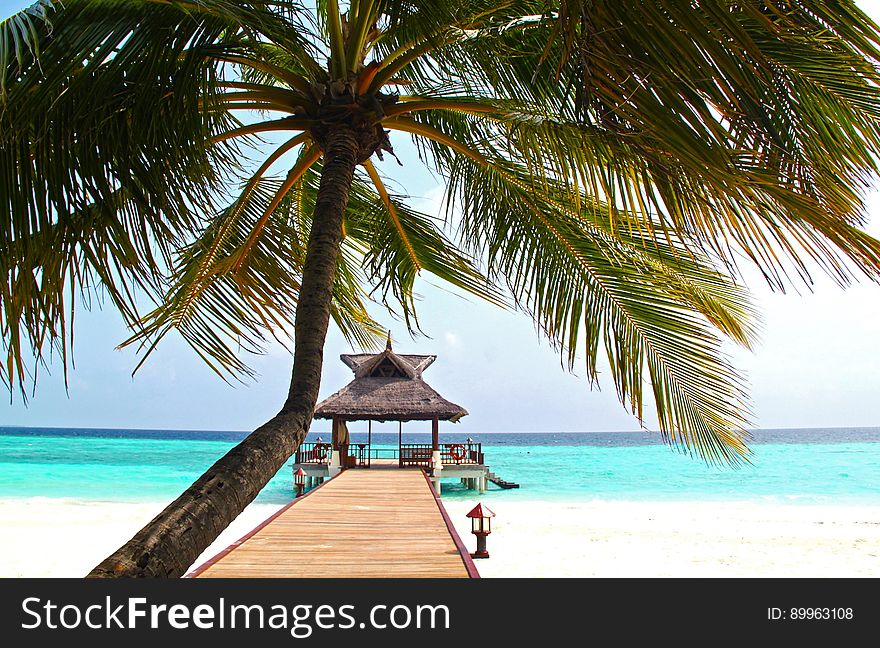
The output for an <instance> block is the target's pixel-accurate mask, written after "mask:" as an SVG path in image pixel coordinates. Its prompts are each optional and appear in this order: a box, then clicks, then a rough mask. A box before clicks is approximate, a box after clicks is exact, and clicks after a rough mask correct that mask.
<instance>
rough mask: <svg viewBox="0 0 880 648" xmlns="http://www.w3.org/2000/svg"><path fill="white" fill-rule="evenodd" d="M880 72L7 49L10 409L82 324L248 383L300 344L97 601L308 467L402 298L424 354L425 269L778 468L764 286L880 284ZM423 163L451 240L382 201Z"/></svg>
mask: <svg viewBox="0 0 880 648" xmlns="http://www.w3.org/2000/svg"><path fill="white" fill-rule="evenodd" d="M878 48H880V31H878V28H877V26H876V25H874V24H873V23H872V22H871V21H870V20H869V19H868V18H867V17H866V16H865V15H864V14H863V13H862V12H861V11H859V10H858V9H857V8H856V7H855V5H854V4H853V3H852V2H851V1H849V0H836V1H834V2H830V1H828V0H802V1H783V2H762V1H759V0H745V1H743V2H728V1H726V0H695V1H694V2H681V3H675V2H672V3H670V2H661V1H660V0H628V1H623V0H607V1H606V0H555V1H554V0H540V1H538V0H443V1H438V0H350V2H349V3H347V4H346V3H340V2H339V1H338V0H319V1H318V2H317V3H316V6H309V7H306V6H303V5H301V4H300V3H299V2H296V1H294V0H264V1H259V0H251V1H235V0H180V1H175V0H64V2H61V1H60V0H40V1H39V2H37V3H36V4H34V5H33V6H31V7H30V8H28V9H26V10H24V11H22V12H20V13H18V14H16V15H14V16H13V17H12V18H10V19H8V20H6V21H4V22H3V23H0V73H2V76H0V143H2V146H0V151H2V153H0V200H2V203H3V205H2V210H3V219H4V220H3V228H2V233H0V237H2V244H0V265H2V273H3V276H5V277H6V280H5V281H4V282H3V283H2V285H0V300H2V308H0V328H2V335H3V343H4V345H5V347H6V351H7V354H6V355H7V357H6V362H5V363H2V366H0V376H2V378H3V380H4V382H5V383H6V384H7V386H8V387H9V388H10V390H12V391H14V390H17V389H18V390H20V391H21V393H22V395H23V396H24V394H25V391H26V389H27V388H28V386H29V385H30V384H32V383H33V382H34V381H35V380H36V375H37V370H38V369H39V368H40V365H41V364H44V363H45V361H46V359H47V358H48V357H49V355H51V354H53V353H58V354H60V356H61V357H62V361H63V364H64V366H65V371H66V367H67V364H68V355H69V350H70V345H71V340H72V336H73V325H72V322H73V314H74V305H75V302H76V300H78V299H81V300H87V301H88V300H92V299H96V298H100V299H105V300H109V301H110V302H111V304H112V305H113V306H114V307H115V308H117V309H118V310H119V311H120V312H121V313H122V314H123V316H124V317H125V318H126V321H127V323H128V324H129V325H130V327H131V329H132V337H131V338H130V339H129V340H127V341H126V343H127V344H138V345H142V348H143V349H145V353H144V355H143V357H144V358H146V357H147V356H148V355H149V351H150V350H152V348H154V347H155V345H156V344H157V343H158V342H159V341H160V340H161V339H162V338H163V337H164V336H165V335H167V334H168V333H169V332H172V331H176V332H178V333H179V334H181V335H182V336H183V337H184V338H185V339H186V340H187V341H188V342H189V344H190V345H191V346H192V347H193V349H194V350H195V351H196V352H197V353H198V354H199V355H200V356H201V357H202V358H204V360H205V361H206V362H207V363H208V364H209V365H210V366H211V367H212V368H214V369H215V371H217V372H218V373H219V374H220V375H221V376H224V377H226V378H227V379H228V378H230V377H235V376H240V375H242V374H247V372H248V367H247V365H246V363H245V362H244V360H243V359H242V355H243V354H242V350H245V351H253V352H258V351H260V349H261V348H262V346H263V345H264V344H265V343H266V342H267V341H268V340H270V339H271V338H272V337H278V338H281V339H283V338H284V335H285V334H284V331H286V330H290V329H291V328H292V329H293V356H294V361H293V372H292V377H291V383H290V390H289V395H288V398H287V400H286V401H285V403H284V404H283V406H282V407H281V410H280V411H279V412H278V414H276V415H275V416H274V417H272V418H271V419H270V420H269V421H268V422H267V423H265V424H264V425H262V426H260V427H259V428H258V429H257V430H255V431H253V432H252V433H251V434H250V435H249V436H248V437H247V438H246V439H245V440H244V441H243V442H242V443H241V444H239V445H238V446H236V447H235V448H234V449H232V450H231V451H230V452H229V453H228V454H227V455H226V456H224V457H223V458H222V459H220V460H219V461H218V462H217V463H216V464H215V465H214V466H212V467H211V468H210V469H209V470H208V471H207V472H206V473H205V474H204V475H203V476H202V477H200V478H199V479H198V480H197V481H196V482H195V483H194V484H193V485H192V486H190V488H188V489H187V490H186V491H185V492H184V493H183V494H182V495H181V496H180V497H179V498H178V499H177V500H175V501H174V502H173V503H172V504H170V505H169V506H168V507H167V508H166V509H165V510H164V511H163V512H162V513H161V514H159V515H158V516H157V517H156V518H155V519H154V520H153V521H152V522H150V523H149V524H148V525H147V526H146V527H144V529H143V530H141V531H140V532H139V533H138V534H137V535H136V536H135V537H134V538H132V540H131V541H129V542H128V543H127V544H126V545H124V546H123V547H121V548H120V549H119V550H118V551H117V552H116V553H114V554H113V555H112V556H110V557H109V558H107V559H106V560H105V561H104V562H102V563H101V564H100V565H99V566H98V567H96V568H95V570H94V571H93V572H92V574H91V575H92V576H105V577H113V576H177V575H180V574H182V573H184V571H185V570H186V569H187V568H188V567H189V565H190V564H191V563H192V562H193V561H194V560H195V559H196V557H197V556H198V555H199V554H200V552H201V551H203V550H204V549H205V548H206V547H207V545H208V544H209V543H210V542H211V541H213V539H214V538H215V537H216V536H217V535H218V534H219V533H220V531H222V530H223V529H224V528H225V527H226V526H227V525H228V524H229V523H230V522H231V521H232V520H233V519H234V518H235V516H237V515H238V513H240V512H241V510H242V509H243V508H244V507H245V506H246V505H247V504H248V503H249V502H250V501H251V500H253V498H254V497H255V496H256V495H257V493H258V492H259V491H260V489H261V488H262V487H263V486H264V485H265V484H266V482H267V481H268V480H269V479H270V478H271V477H272V475H274V474H275V472H276V471H277V470H278V469H279V468H280V467H281V466H282V465H283V464H284V461H285V460H286V459H287V458H288V457H289V456H290V455H291V454H292V452H293V451H294V450H295V448H296V447H297V446H298V445H299V443H300V442H301V441H302V439H303V438H304V436H305V434H306V432H307V430H308V427H309V423H310V421H311V418H312V413H313V409H314V406H315V402H316V400H317V396H318V389H319V384H320V375H321V367H322V362H323V355H322V354H323V346H324V341H325V336H326V332H327V328H328V326H329V321H330V318H331V317H332V318H333V319H334V321H335V322H336V324H337V325H338V326H339V327H340V329H341V330H342V331H343V333H344V334H345V335H346V337H347V338H348V339H349V340H350V341H351V342H352V343H353V344H356V345H359V346H370V345H371V344H372V343H373V341H374V340H375V339H376V336H377V334H378V333H379V332H378V326H377V325H376V323H375V322H374V321H373V320H372V319H371V317H370V316H369V314H368V308H367V306H368V305H369V304H370V303H371V302H379V303H381V304H383V305H384V306H387V307H388V308H389V309H392V310H393V311H395V312H397V313H398V314H399V315H401V316H402V317H403V318H404V319H405V320H406V322H407V324H408V326H410V328H411V329H412V330H415V329H417V327H418V321H417V319H416V314H415V309H414V301H413V288H414V283H415V281H416V278H417V277H418V276H420V275H421V274H422V273H430V274H433V275H435V276H437V277H439V278H441V279H443V280H446V281H447V282H449V283H451V284H452V285H454V286H455V287H457V288H458V289H461V290H463V291H466V292H468V293H471V294H473V295H476V296H478V297H479V298H483V299H488V300H490V301H493V302H495V303H498V304H500V305H504V306H508V307H511V308H515V309H518V310H522V311H524V312H526V313H528V314H529V315H530V316H531V317H533V318H534V320H535V322H536V323H537V325H538V326H539V327H540V330H541V331H542V332H543V333H544V334H545V335H546V336H547V337H548V339H550V340H551V341H552V342H553V343H554V344H555V345H556V346H557V347H558V348H559V349H560V351H561V353H562V354H563V357H564V358H565V360H566V361H567V362H568V364H569V366H570V367H573V365H574V362H575V358H576V354H577V353H578V352H581V353H582V354H583V356H584V357H585V359H586V369H587V373H588V375H589V377H590V379H591V381H595V380H596V379H597V378H598V372H597V364H598V362H599V359H600V356H601V355H603V354H604V355H606V356H607V358H608V360H609V362H610V366H611V373H612V378H613V381H614V384H615V386H616V388H617V391H618V394H619V397H620V399H621V401H622V402H623V403H624V404H625V405H626V406H627V407H628V408H629V409H630V410H631V411H632V412H633V414H635V415H636V416H637V417H639V418H640V419H641V416H642V413H643V409H644V399H645V397H646V394H649V397H650V398H653V401H654V403H655V406H656V410H657V414H658V418H659V423H660V431H661V433H662V435H663V437H664V439H665V440H667V441H668V442H669V443H670V444H671V445H672V446H674V447H676V448H679V449H683V450H685V451H688V452H691V453H695V454H697V455H699V456H701V457H702V458H704V459H705V460H707V461H712V462H728V463H737V462H739V461H743V460H747V453H748V450H747V447H746V445H745V443H746V440H747V435H746V433H745V431H744V428H745V425H746V423H747V421H748V408H747V403H746V397H745V387H744V382H743V379H742V377H741V376H740V374H739V373H738V372H737V371H736V369H735V368H734V367H732V366H731V364H730V363H729V362H728V360H727V359H726V357H725V355H724V353H723V349H722V346H721V345H722V342H723V340H724V339H730V340H733V341H734V342H736V343H739V344H742V345H745V346H748V345H750V344H751V343H752V341H753V340H754V337H755V326H754V321H755V316H754V313H753V309H752V307H751V305H750V302H749V299H748V295H747V292H746V291H745V289H744V288H743V287H742V286H741V282H740V281H738V277H739V267H740V265H741V264H742V263H744V262H746V263H749V264H754V265H756V266H757V267H758V268H759V269H760V270H761V272H762V273H763V275H764V276H765V277H766V279H767V281H768V282H769V283H770V285H771V286H773V287H774V288H777V289H785V287H786V286H790V285H791V284H792V283H794V282H799V281H803V282H806V283H807V284H809V282H810V274H809V272H810V270H811V269H813V270H814V269H815V268H821V269H822V270H824V271H826V272H827V273H829V274H830V275H831V276H832V277H834V278H835V279H836V280H837V281H838V282H839V283H840V284H843V285H845V284H847V283H848V282H850V281H851V280H853V279H854V278H856V277H857V276H865V277H868V278H869V279H871V280H874V281H876V280H878V278H880V243H878V241H876V240H874V239H872V238H871V237H869V236H867V235H866V234H865V233H864V232H863V231H862V230H861V229H860V226H861V225H863V223H864V204H863V191H864V189H865V188H866V187H867V185H868V182H869V181H870V180H871V178H872V177H874V176H875V174H876V173H877V171H878V166H877V164H878V163H877V160H878V153H880V90H878V88H880V73H878V68H877V63H878V61H880V49H878ZM269 133H272V134H274V135H275V136H277V134H278V133H283V134H284V135H283V139H282V140H281V143H280V144H279V143H278V142H276V143H275V144H273V145H272V146H271V147H269V148H267V147H266V141H265V139H261V138H263V137H266V136H268V134H269ZM401 136H412V138H413V139H414V141H415V142H416V144H417V145H418V150H419V157H420V159H421V161H422V162H424V163H425V164H426V165H427V166H428V167H430V168H431V169H433V170H435V171H436V172H438V173H439V174H440V175H441V176H442V177H443V178H444V179H445V181H446V196H445V198H446V204H447V206H448V209H447V212H446V217H445V219H443V220H440V219H438V218H436V217H434V216H433V215H428V214H424V213H420V212H419V211H417V210H416V209H413V208H412V207H411V206H410V205H409V204H408V202H407V196H405V195H400V194H399V193H395V192H393V191H392V190H391V189H390V188H389V186H390V185H389V183H388V182H387V180H388V179H387V177H386V176H385V175H384V174H383V173H381V172H380V165H378V164H377V162H376V161H375V160H376V159H377V158H378V159H379V160H381V159H382V157H383V154H385V155H390V156H393V155H394V152H393V148H392V144H393V143H394V141H396V138H399V137H401ZM267 151H268V153H267ZM246 153H247V154H248V155H254V154H256V155H258V156H259V157H258V162H254V163H253V164H251V163H250V162H249V158H248V157H247V155H245V154H246ZM279 166H281V167H283V169H284V171H285V173H284V174H283V175H282V176H281V177H275V176H273V175H272V169H273V168H278V167H279ZM255 167H256V168H255ZM382 168H384V167H382ZM147 302H149V303H151V304H152V305H153V306H152V307H151V309H150V310H149V311H148V312H142V311H141V310H140V309H139V308H138V305H139V304H143V303H147ZM29 359H32V360H33V364H32V365H31V364H30V363H29ZM646 385H650V388H649V389H648V390H647V391H646V389H645V386H646Z"/></svg>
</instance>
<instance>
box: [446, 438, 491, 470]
mask: <svg viewBox="0 0 880 648" xmlns="http://www.w3.org/2000/svg"><path fill="white" fill-rule="evenodd" d="M440 460H441V461H442V462H443V463H444V464H478V465H479V464H482V463H484V461H483V444H482V443H474V442H471V443H441V444H440Z"/></svg>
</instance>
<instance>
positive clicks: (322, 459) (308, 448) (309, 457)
mask: <svg viewBox="0 0 880 648" xmlns="http://www.w3.org/2000/svg"><path fill="white" fill-rule="evenodd" d="M332 450H333V447H332V445H331V444H329V443H311V442H310V443H301V444H300V445H299V448H297V451H296V458H295V461H296V463H304V464H326V463H330V455H331V453H332Z"/></svg>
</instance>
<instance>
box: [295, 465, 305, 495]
mask: <svg viewBox="0 0 880 648" xmlns="http://www.w3.org/2000/svg"><path fill="white" fill-rule="evenodd" d="M293 484H294V486H296V496H297V497H302V494H303V491H304V490H305V488H306V471H305V470H303V469H302V468H297V470H296V472H295V473H293Z"/></svg>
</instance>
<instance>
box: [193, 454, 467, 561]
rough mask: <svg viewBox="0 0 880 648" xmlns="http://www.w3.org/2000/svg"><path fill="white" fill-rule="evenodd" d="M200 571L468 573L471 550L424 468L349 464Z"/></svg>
mask: <svg viewBox="0 0 880 648" xmlns="http://www.w3.org/2000/svg"><path fill="white" fill-rule="evenodd" d="M190 575H191V576H193V577H198V578H263V577H280V578H383V577H384V578H468V577H469V576H470V577H478V576H479V575H478V573H477V571H476V569H475V568H474V565H473V562H472V561H471V559H470V555H469V554H468V553H467V550H466V549H465V548H464V545H463V544H462V543H461V540H460V538H459V537H458V534H457V533H456V532H455V528H454V527H453V526H452V523H451V522H449V518H448V517H447V515H446V512H445V510H444V509H443V505H442V504H441V503H440V500H439V498H437V497H436V496H435V495H434V491H433V489H432V488H431V485H430V482H429V481H428V479H427V477H426V476H425V473H424V472H423V471H422V470H419V469H405V470H401V469H398V468H392V467H390V466H389V467H384V466H374V467H373V468H370V469H368V470H365V469H354V470H346V471H344V472H343V473H341V474H340V475H338V476H336V477H334V478H333V479H331V480H329V481H327V482H325V483H324V484H322V485H321V486H319V487H318V488H316V489H314V490H313V491H311V492H309V493H307V494H306V495H305V496H304V497H301V498H299V499H298V500H296V501H294V502H293V503H291V504H289V505H287V506H286V507H284V508H283V509H282V510H281V511H279V512H278V513H277V514H275V515H274V516H273V517H271V518H270V519H269V520H267V521H266V522H264V523H263V524H262V525H260V526H259V527H257V528H256V529H254V531H252V532H251V533H249V534H248V535H247V536H245V537H244V538H242V539H241V540H239V541H238V542H236V543H235V544H233V545H232V546H231V547H229V548H228V549H226V550H225V551H223V552H221V553H220V554H219V555H218V556H216V557H215V558H213V559H212V560H210V561H208V562H207V563H205V564H204V565H202V566H201V567H199V568H197V569H196V570H194V571H193V572H192V573H191V574H190Z"/></svg>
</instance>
